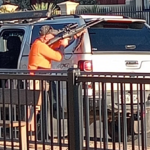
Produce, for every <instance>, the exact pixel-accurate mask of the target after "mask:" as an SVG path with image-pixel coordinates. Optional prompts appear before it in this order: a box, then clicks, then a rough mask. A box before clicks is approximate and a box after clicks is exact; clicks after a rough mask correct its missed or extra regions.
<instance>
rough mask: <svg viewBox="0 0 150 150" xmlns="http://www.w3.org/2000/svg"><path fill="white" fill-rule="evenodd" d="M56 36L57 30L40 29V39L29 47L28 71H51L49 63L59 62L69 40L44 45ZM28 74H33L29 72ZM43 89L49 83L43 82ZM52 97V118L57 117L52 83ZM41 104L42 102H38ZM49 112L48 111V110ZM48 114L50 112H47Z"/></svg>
mask: <svg viewBox="0 0 150 150" xmlns="http://www.w3.org/2000/svg"><path fill="white" fill-rule="evenodd" d="M84 32H85V31H82V32H80V33H78V34H77V35H75V36H74V37H75V38H77V37H79V36H81V35H82V33H84ZM57 34H58V31H57V30H54V29H53V28H52V27H51V26H49V25H44V26H42V27H41V29H40V32H39V35H40V37H39V38H38V39H36V40H35V41H34V43H33V44H32V46H31V50H30V53H29V60H28V69H29V70H38V69H48V70H49V69H51V61H61V60H62V58H63V53H64V49H65V47H66V46H68V44H69V40H70V38H66V39H62V40H59V41H58V42H56V43H54V44H52V45H51V46H48V45H47V44H46V43H47V42H48V41H50V40H51V39H53V38H54V37H55V35H57ZM30 74H33V75H34V73H33V72H32V71H31V73H30ZM43 88H44V90H46V91H49V83H48V82H47V81H45V82H44V84H43ZM52 95H53V96H52V97H53V100H52V101H53V109H54V117H55V118H56V117H57V114H56V113H55V112H57V111H56V106H57V104H56V103H57V102H56V85H55V83H54V82H52ZM40 103H42V102H40ZM48 111H49V110H48ZM49 113H50V112H49Z"/></svg>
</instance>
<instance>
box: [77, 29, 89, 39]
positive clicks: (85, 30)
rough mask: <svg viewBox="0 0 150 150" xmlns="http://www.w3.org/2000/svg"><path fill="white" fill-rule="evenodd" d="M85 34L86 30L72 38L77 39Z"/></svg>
mask: <svg viewBox="0 0 150 150" xmlns="http://www.w3.org/2000/svg"><path fill="white" fill-rule="evenodd" d="M85 32H86V29H84V30H82V31H81V32H79V33H77V34H76V35H75V36H74V38H78V37H80V36H81V35H82V34H84V33H85Z"/></svg>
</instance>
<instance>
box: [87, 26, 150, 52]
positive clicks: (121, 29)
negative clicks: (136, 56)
mask: <svg viewBox="0 0 150 150" xmlns="http://www.w3.org/2000/svg"><path fill="white" fill-rule="evenodd" d="M88 30H89V34H90V40H91V46H92V49H93V51H150V30H149V29H148V28H147V27H146V26H145V25H144V24H143V23H137V24H136V23H135V24H127V23H126V24H123V23H122V24H121V23H116V24H115V23H104V24H98V25H96V26H93V27H91V28H89V29H88Z"/></svg>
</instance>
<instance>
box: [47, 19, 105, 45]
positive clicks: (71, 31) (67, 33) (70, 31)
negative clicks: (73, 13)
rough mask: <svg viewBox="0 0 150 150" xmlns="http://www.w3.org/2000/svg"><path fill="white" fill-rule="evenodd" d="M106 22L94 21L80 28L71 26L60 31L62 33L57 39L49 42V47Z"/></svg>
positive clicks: (75, 25) (74, 25)
mask: <svg viewBox="0 0 150 150" xmlns="http://www.w3.org/2000/svg"><path fill="white" fill-rule="evenodd" d="M102 21H104V19H103V18H102V19H101V18H99V19H96V20H92V21H90V22H88V23H86V24H83V25H81V26H79V27H77V25H78V24H73V25H70V27H69V26H66V28H64V29H63V30H60V32H59V33H58V34H57V35H56V36H55V38H53V39H51V40H50V41H48V42H47V44H48V45H52V44H54V43H55V42H57V41H59V40H61V39H64V38H68V37H73V36H74V35H76V34H77V33H80V32H81V31H82V30H84V29H86V28H89V27H91V26H93V25H95V24H98V23H100V22H102Z"/></svg>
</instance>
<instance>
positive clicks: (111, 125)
mask: <svg viewBox="0 0 150 150" xmlns="http://www.w3.org/2000/svg"><path fill="white" fill-rule="evenodd" d="M112 127H113V121H108V135H109V136H110V137H111V139H112V141H113V142H119V135H118V132H119V127H118V120H116V121H115V122H114V128H115V135H114V137H113V133H112V131H113V128H112ZM122 127H123V126H122V120H121V119H120V132H121V133H120V142H123V132H122V131H123V128H122ZM137 138H138V135H136V134H134V140H136V139H137ZM131 141H132V130H131V118H127V142H131Z"/></svg>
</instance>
